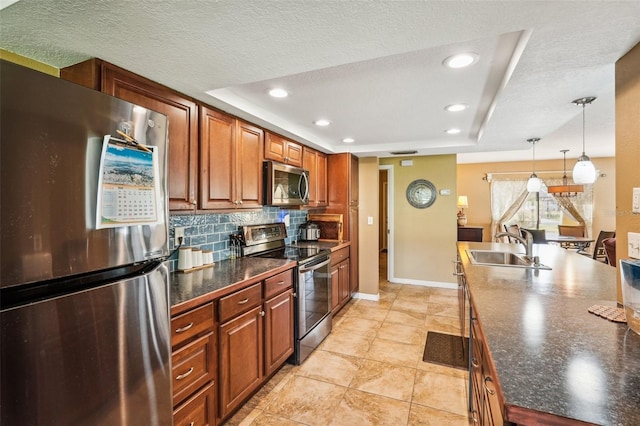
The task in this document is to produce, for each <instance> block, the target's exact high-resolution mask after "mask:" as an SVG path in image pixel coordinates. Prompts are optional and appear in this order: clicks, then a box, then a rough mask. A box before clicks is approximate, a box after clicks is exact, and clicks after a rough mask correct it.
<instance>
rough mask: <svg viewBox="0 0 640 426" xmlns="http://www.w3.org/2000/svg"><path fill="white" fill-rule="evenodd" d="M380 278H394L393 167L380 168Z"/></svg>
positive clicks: (389, 279) (388, 279)
mask: <svg viewBox="0 0 640 426" xmlns="http://www.w3.org/2000/svg"><path fill="white" fill-rule="evenodd" d="M378 174H379V176H378V182H379V188H378V199H379V205H378V209H379V212H378V213H379V217H380V225H379V227H380V228H379V230H378V249H379V255H380V263H379V267H380V277H381V278H382V277H386V279H387V281H391V280H392V278H393V166H390V165H384V166H378Z"/></svg>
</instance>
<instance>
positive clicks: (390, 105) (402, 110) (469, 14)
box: [0, 0, 640, 162]
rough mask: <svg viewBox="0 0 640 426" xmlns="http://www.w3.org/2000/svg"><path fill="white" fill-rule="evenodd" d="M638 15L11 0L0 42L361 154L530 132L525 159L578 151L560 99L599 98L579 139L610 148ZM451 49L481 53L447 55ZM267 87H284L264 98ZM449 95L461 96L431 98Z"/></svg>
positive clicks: (533, 5)
mask: <svg viewBox="0 0 640 426" xmlns="http://www.w3.org/2000/svg"><path fill="white" fill-rule="evenodd" d="M6 1H8V0H2V2H1V3H0V5H2V6H4V5H5V2H6ZM639 16H640V1H619V2H614V1H607V2H603V1H594V2H590V1H579V2H578V1H556V2H536V1H494V2H492V1H456V0H451V1H366V2H365V1H311V0H298V1H260V0H257V1H256V0H251V1H246V0H235V1H205V0H180V1H174V0H137V1H130V0H46V1H45V0H20V1H18V2H17V3H14V4H11V5H9V6H7V7H4V9H2V10H1V11H0V47H1V48H3V49H5V50H8V51H11V52H15V53H18V54H20V55H23V56H27V57H30V58H33V59H36V60H38V61H41V62H44V63H47V64H50V65H53V66H55V67H59V68H60V67H64V66H67V65H71V64H74V63H76V62H79V61H82V60H84V59H87V58H89V57H99V58H102V59H104V60H106V61H108V62H112V63H114V64H116V65H119V66H121V67H123V68H126V69H129V70H131V71H133V72H135V73H138V74H141V75H144V76H146V77H148V78H150V79H152V80H155V81H157V82H160V83H162V84H165V85H167V86H169V87H172V88H174V89H176V90H178V91H180V92H183V93H186V94H188V95H189V96H192V97H193V98H196V99H199V100H201V101H203V102H206V103H208V104H211V105H213V106H216V107H219V108H221V109H223V110H226V111H228V112H230V113H233V114H236V115H238V116H240V117H243V118H245V119H248V120H250V121H253V122H255V123H257V124H260V125H262V126H264V127H266V128H268V129H272V130H275V131H278V132H280V133H282V134H284V135H287V136H291V137H295V138H296V139H298V140H301V141H303V142H305V143H307V144H309V145H312V146H315V147H318V148H320V149H322V150H324V151H327V152H341V151H352V152H354V153H356V154H357V155H359V156H368V155H378V156H389V151H391V150H406V149H416V150H418V152H419V154H440V153H458V154H460V155H459V156H458V159H459V161H460V162H474V161H501V160H505V161H506V160H527V159H530V146H529V144H527V143H526V142H525V140H526V139H527V138H531V137H540V138H542V140H541V142H540V143H539V144H538V146H537V148H536V154H537V157H538V158H560V157H561V154H560V153H559V150H560V149H563V148H567V149H570V150H571V151H570V152H569V154H568V157H569V158H575V157H577V156H578V155H579V153H580V151H581V150H582V148H581V143H582V136H581V135H582V130H581V129H582V121H581V115H580V111H581V109H580V108H579V107H576V106H574V105H572V104H571V101H572V100H574V99H576V98H580V97H583V96H597V97H598V99H597V100H596V101H595V102H594V103H593V104H592V105H590V106H588V107H587V132H586V135H587V138H586V139H587V149H586V150H587V154H589V155H590V156H592V157H598V156H612V155H614V137H615V134H614V133H615V132H614V99H615V97H614V96H615V95H614V81H613V78H614V64H615V61H616V60H617V59H619V58H620V57H621V56H622V55H624V54H625V53H626V52H627V51H628V50H629V49H631V47H633V46H634V45H635V44H637V43H638V42H639V41H640V19H639V18H638V17H639ZM460 51H473V52H475V53H477V54H478V55H479V60H478V62H477V63H476V64H474V65H472V66H471V67H469V68H467V69H464V70H447V69H445V68H444V67H443V66H442V61H443V59H445V57H447V56H449V55H451V54H453V53H457V52H460ZM275 85H278V86H282V87H285V88H287V89H288V90H290V91H291V96H290V97H288V98H286V99H273V98H269V97H268V96H267V95H266V91H267V90H268V89H269V88H271V87H273V86H275ZM208 91H209V92H210V93H211V94H212V95H213V96H212V95H210V94H207V92H208ZM455 102H464V103H466V104H468V105H469V106H470V108H469V109H468V110H466V111H464V112H460V113H456V114H452V113H448V112H446V111H444V109H443V108H444V107H445V106H446V105H448V104H451V103H455ZM321 117H322V118H328V119H329V120H331V121H332V125H331V126H329V127H327V128H318V127H316V126H314V125H313V124H312V121H313V120H315V119H316V118H321ZM449 127H459V128H461V129H462V130H463V131H462V133H460V134H459V135H456V136H449V135H446V134H445V133H444V130H445V129H446V128H449ZM346 136H350V137H353V138H355V139H356V142H355V143H353V144H344V143H342V142H341V140H342V138H343V137H346Z"/></svg>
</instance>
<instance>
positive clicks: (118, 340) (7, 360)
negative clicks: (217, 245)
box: [0, 262, 172, 426]
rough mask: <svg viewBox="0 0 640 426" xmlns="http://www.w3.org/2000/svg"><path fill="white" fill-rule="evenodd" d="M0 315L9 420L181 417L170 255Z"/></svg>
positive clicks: (3, 420) (2, 416) (125, 421)
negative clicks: (137, 271) (138, 271)
mask: <svg viewBox="0 0 640 426" xmlns="http://www.w3.org/2000/svg"><path fill="white" fill-rule="evenodd" d="M0 316H1V327H2V330H1V331H2V334H1V338H2V340H1V341H2V362H1V366H0V368H1V370H0V377H1V385H2V386H1V389H2V392H1V394H0V424H3V425H36V424H37V425H56V426H61V425H170V424H172V399H171V367H170V358H171V349H170V341H171V340H170V339H171V333H170V325H169V324H170V322H169V306H168V268H167V262H164V263H161V264H159V265H158V267H157V268H156V269H154V270H153V271H151V272H149V273H148V274H145V275H141V276H138V277H135V278H132V279H128V280H123V281H118V282H114V283H112V284H108V285H105V286H101V287H97V288H93V289H91V290H86V291H82V292H78V293H73V294H69V295H66V296H61V297H57V298H54V299H49V300H45V301H41V302H37V303H33V304H30V305H26V306H22V307H19V308H15V309H10V310H6V311H3V312H1V313H0Z"/></svg>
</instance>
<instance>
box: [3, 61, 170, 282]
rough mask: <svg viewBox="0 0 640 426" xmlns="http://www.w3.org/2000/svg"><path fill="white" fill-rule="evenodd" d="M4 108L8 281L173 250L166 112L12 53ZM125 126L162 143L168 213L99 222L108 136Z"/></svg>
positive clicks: (161, 205) (56, 275)
mask: <svg viewBox="0 0 640 426" xmlns="http://www.w3.org/2000/svg"><path fill="white" fill-rule="evenodd" d="M0 112H1V114H0V122H1V123H2V126H0V139H1V140H2V144H0V194H2V202H1V203H0V217H2V221H1V222H0V235H2V239H1V240H0V263H1V267H2V269H1V270H0V277H2V278H1V280H0V287H3V288H6V287H12V286H18V285H21V284H29V283H35V282H39V281H48V280H54V279H60V278H65V277H69V276H73V275H80V274H85V273H91V272H93V271H99V270H104V269H110V268H115V267H119V266H122V265H129V264H132V263H137V262H144V261H147V260H150V259H156V258H162V257H165V256H167V255H168V210H167V195H166V194H167V190H166V186H167V184H166V161H167V159H166V151H167V126H168V124H169V123H168V121H167V117H166V116H164V115H162V114H159V113H156V112H154V111H151V110H148V109H145V108H141V107H139V106H136V105H134V104H131V103H129V102H125V101H123V100H120V99H117V98H114V97H112V96H108V95H106V94H104V93H100V92H97V91H94V90H90V89H87V88H85V87H82V86H79V85H77V84H73V83H70V82H68V81H64V80H60V79H58V78H55V77H52V76H49V75H45V74H42V73H40V72H37V71H33V70H29V69H27V68H24V67H20V66H18V65H16V64H12V63H9V62H6V61H2V62H1V66H0ZM122 129H125V130H126V131H128V132H129V133H130V134H131V135H133V136H134V137H135V139H136V140H137V141H138V142H140V143H141V144H144V145H153V146H156V147H157V149H156V153H157V154H156V155H157V159H158V166H159V171H158V174H159V176H157V182H159V192H160V194H159V198H160V200H159V202H158V210H159V212H158V215H157V216H158V220H157V221H156V223H154V224H151V225H135V226H120V227H115V228H108V229H96V228H97V226H96V202H97V194H98V192H97V191H98V178H99V165H100V156H101V149H102V143H103V138H104V136H105V135H111V136H114V137H118V132H117V131H118V130H121V131H122ZM130 177H131V179H132V181H133V182H136V178H137V176H136V175H135V174H131V176H130ZM123 191H124V190H123ZM125 201H132V200H131V199H128V200H125Z"/></svg>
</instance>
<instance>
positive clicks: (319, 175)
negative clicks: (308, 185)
mask: <svg viewBox="0 0 640 426" xmlns="http://www.w3.org/2000/svg"><path fill="white" fill-rule="evenodd" d="M317 156H318V157H317V161H316V181H317V185H316V188H317V189H316V191H317V192H316V205H317V206H326V205H327V200H328V197H327V154H325V153H324V152H318V154H317Z"/></svg>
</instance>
